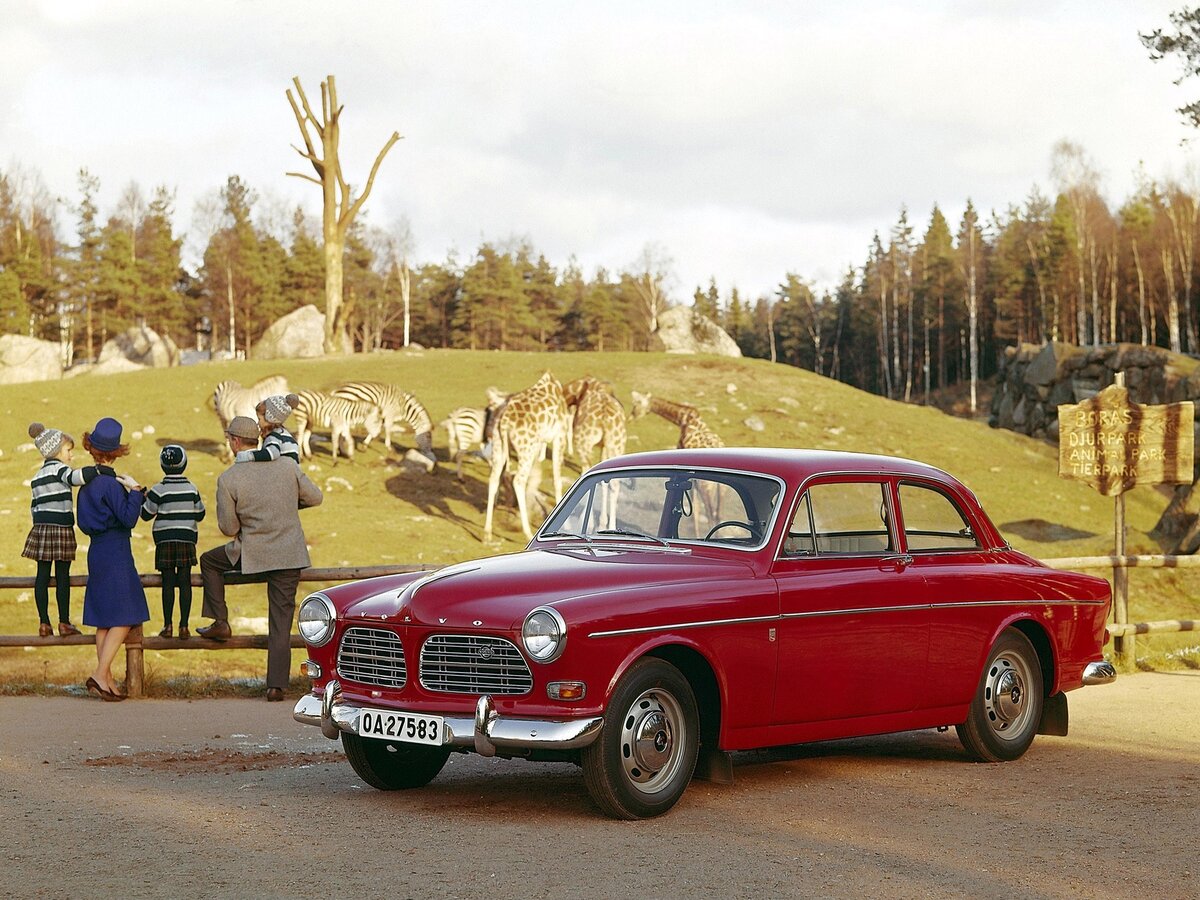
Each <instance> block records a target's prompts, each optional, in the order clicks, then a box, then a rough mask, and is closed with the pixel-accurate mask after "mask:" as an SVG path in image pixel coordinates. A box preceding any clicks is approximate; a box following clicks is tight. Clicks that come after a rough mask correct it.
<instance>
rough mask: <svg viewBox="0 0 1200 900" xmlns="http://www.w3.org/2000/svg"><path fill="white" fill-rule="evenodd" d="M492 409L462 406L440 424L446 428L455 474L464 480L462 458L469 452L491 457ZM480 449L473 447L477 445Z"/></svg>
mask: <svg viewBox="0 0 1200 900" xmlns="http://www.w3.org/2000/svg"><path fill="white" fill-rule="evenodd" d="M491 412H492V411H491V409H490V408H488V409H478V408H476V407H474V406H460V407H459V408H458V409H456V410H454V411H453V412H451V413H450V415H449V416H447V417H446V418H445V419H443V420H442V421H441V422H439V423H438V424H439V425H440V426H441V427H442V428H444V429H446V436H447V438H446V440H447V445H448V446H449V448H450V458H451V459H452V460H454V464H455V474H456V475H457V476H458V480H459V481H462V458H463V457H464V456H466V455H468V454H471V455H474V456H478V457H479V458H480V459H484V460H488V459H491V455H492V452H491V444H490V443H489V442H488V439H487V432H488V430H489V426H490V425H491V420H492V415H491ZM476 444H478V445H479V449H478V450H475V449H472V448H473V447H475V445H476Z"/></svg>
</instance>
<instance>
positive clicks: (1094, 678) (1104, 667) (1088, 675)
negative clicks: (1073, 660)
mask: <svg viewBox="0 0 1200 900" xmlns="http://www.w3.org/2000/svg"><path fill="white" fill-rule="evenodd" d="M1116 680H1117V670H1116V669H1114V668H1113V664H1112V663H1110V662H1109V661H1108V660H1107V659H1101V660H1099V661H1097V662H1090V663H1088V664H1087V665H1086V666H1084V667H1083V683H1084V684H1112V683H1113V682H1114V681H1116Z"/></svg>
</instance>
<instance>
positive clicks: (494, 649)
mask: <svg viewBox="0 0 1200 900" xmlns="http://www.w3.org/2000/svg"><path fill="white" fill-rule="evenodd" d="M421 686H422V687H424V688H425V689H426V690H430V691H442V692H444V693H448V694H527V693H529V691H530V690H531V689H532V688H533V675H531V674H530V672H529V666H527V665H526V664H525V657H523V656H522V655H521V651H520V650H518V649H517V648H516V646H515V645H514V644H513V643H512V642H511V641H506V640H504V638H497V637H486V636H480V635H466V634H435V635H432V636H431V637H430V638H429V639H428V640H427V641H425V645H424V646H423V647H421Z"/></svg>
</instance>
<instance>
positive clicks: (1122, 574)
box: [0, 556, 1200, 697]
mask: <svg viewBox="0 0 1200 900" xmlns="http://www.w3.org/2000/svg"><path fill="white" fill-rule="evenodd" d="M1042 562H1043V563H1045V564H1046V565H1047V566H1049V567H1050V568H1052V569H1070V570H1080V569H1112V572H1113V611H1114V618H1115V621H1114V622H1112V623H1110V624H1109V625H1108V626H1107V627H1108V633H1109V634H1110V635H1112V636H1113V648H1114V650H1116V652H1117V654H1118V656H1119V657H1120V659H1121V662H1122V664H1124V665H1132V664H1133V660H1134V636H1135V635H1138V634H1163V633H1168V632H1181V631H1200V622H1197V621H1195V620H1192V619H1170V620H1167V621H1162V622H1129V620H1128V609H1129V595H1128V578H1127V577H1126V575H1127V570H1128V569H1195V568H1200V556H1068V557H1062V558H1058V559H1046V560H1042ZM438 568H440V566H436V565H427V564H421V563H399V564H397V565H394V566H350V567H342V568H327V569H305V570H304V571H303V572H302V573H301V574H300V580H301V581H308V582H313V581H322V582H331V581H332V582H337V581H355V580H358V579H361V578H375V577H376V576H379V575H398V574H404V573H408V572H431V571H433V570H435V569H438ZM141 579H142V585H143V586H145V587H159V586H161V585H162V576H161V575H158V574H146V575H142V576H141ZM50 581H51V584H53V583H54V579H53V578H51V579H50ZM263 581H265V579H264V578H263V576H261V575H243V574H241V573H240V572H230V573H227V574H226V575H225V583H226V584H258V583H262V582H263ZM86 584H87V576H86V575H72V576H71V586H72V587H83V586H84V585H86ZM192 584H193V586H199V585H200V584H201V582H200V575H199V574H193V575H192ZM32 587H33V578H31V577H28V576H20V577H3V578H0V589H4V588H32ZM52 599H53V598H52ZM95 643H96V637H95V635H91V634H80V635H73V636H72V637H49V638H39V637H34V636H32V635H0V647H49V646H58V647H61V646H71V645H74V644H95ZM292 646H293V647H303V646H304V641H303V639H302V638H301V637H300V636H299V635H296V634H293V635H292ZM266 649H267V636H266V635H265V634H246V635H234V636H233V637H231V638H229V639H228V640H226V641H223V642H216V641H208V640H204V639H203V638H192V639H189V640H180V639H179V638H160V637H158V636H157V635H155V636H152V637H151V636H147V635H144V634H143V633H142V629H141V626H138V627H137V628H134V629H132V630H131V631H130V632H129V637H128V638H126V640H125V689H126V690H127V691H128V693H129V696H130V697H140V696H141V695H142V682H143V678H144V675H145V666H144V660H143V655H142V654H143V651H144V650H266Z"/></svg>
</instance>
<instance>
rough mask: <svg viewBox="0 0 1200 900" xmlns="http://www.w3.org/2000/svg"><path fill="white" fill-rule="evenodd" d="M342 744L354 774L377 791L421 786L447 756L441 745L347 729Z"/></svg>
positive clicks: (440, 766) (435, 774)
mask: <svg viewBox="0 0 1200 900" xmlns="http://www.w3.org/2000/svg"><path fill="white" fill-rule="evenodd" d="M342 746H343V747H345V748H346V759H348V760H350V765H351V766H352V767H353V769H354V771H355V772H356V773H358V777H359V778H361V779H362V780H363V781H365V782H366V783H367V784H369V785H370V786H371V787H373V788H378V789H379V790H381V791H399V790H404V789H406V788H418V787H424V786H425V785H427V784H429V782H431V781H433V779H434V778H436V777H437V773H438V772H440V771H442V766H444V765H445V764H446V758H447V757H449V756H450V751H449V750H446V749H443V748H442V747H424V746H421V745H419V744H406V743H403V742H400V741H381V740H377V739H376V738H364V737H359V736H358V735H357V734H350V733H349V732H345V733H343V734H342Z"/></svg>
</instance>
